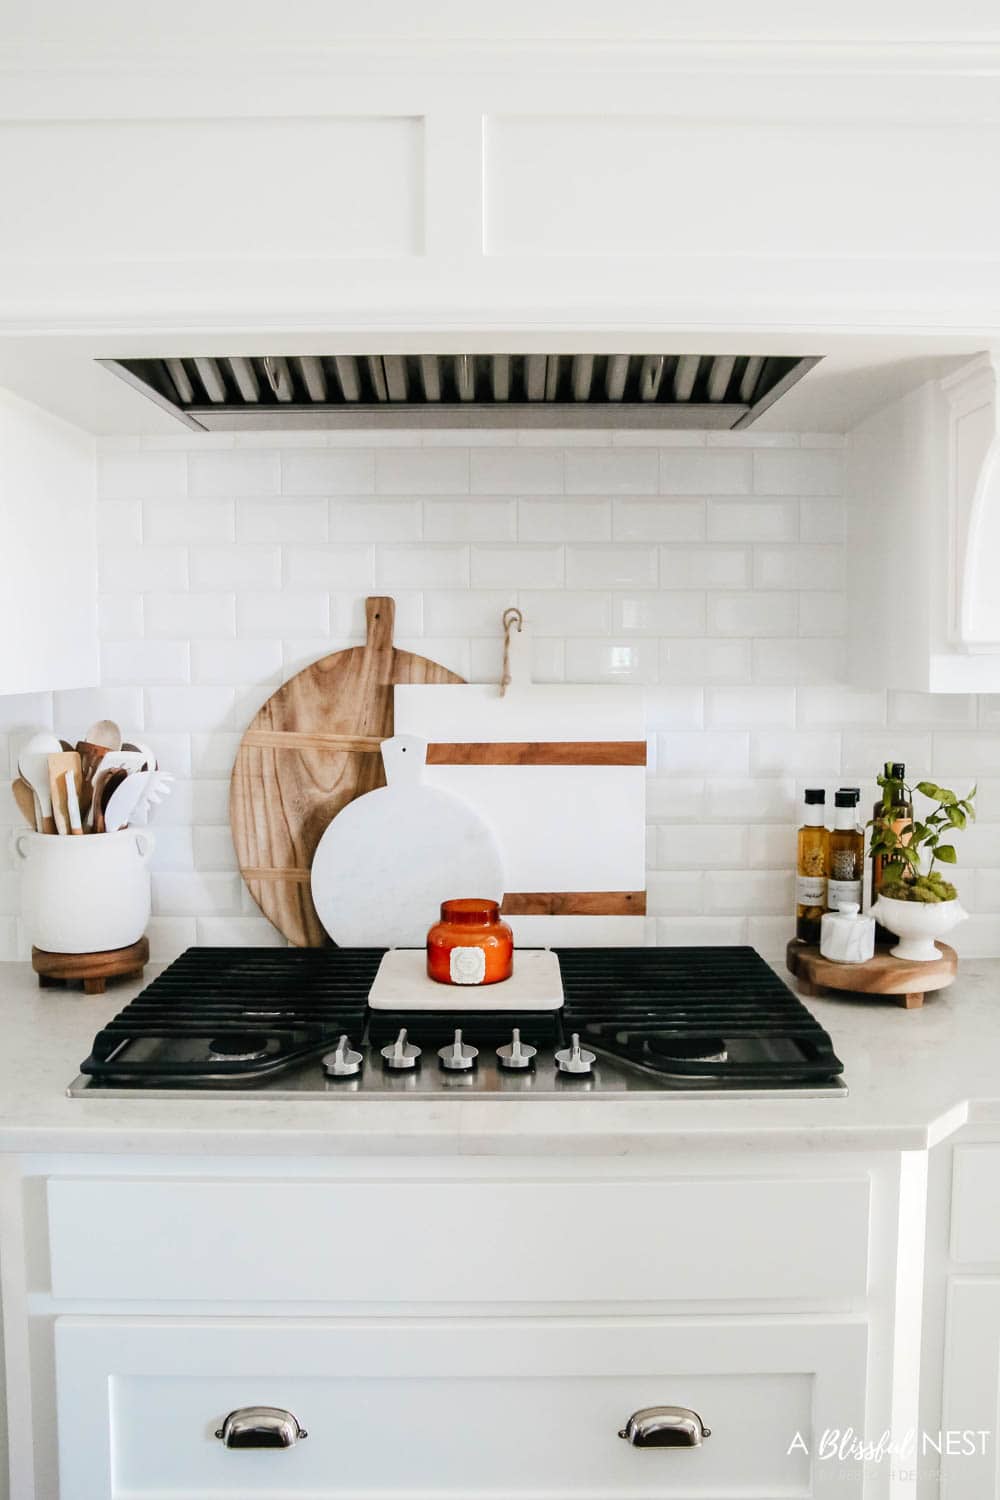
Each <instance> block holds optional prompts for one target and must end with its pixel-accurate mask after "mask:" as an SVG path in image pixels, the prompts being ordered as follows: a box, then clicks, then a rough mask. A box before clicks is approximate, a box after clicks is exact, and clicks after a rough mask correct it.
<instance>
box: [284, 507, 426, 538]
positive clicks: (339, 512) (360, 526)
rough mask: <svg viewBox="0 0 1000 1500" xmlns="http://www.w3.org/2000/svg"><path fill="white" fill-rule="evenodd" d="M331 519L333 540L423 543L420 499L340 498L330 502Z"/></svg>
mask: <svg viewBox="0 0 1000 1500" xmlns="http://www.w3.org/2000/svg"><path fill="white" fill-rule="evenodd" d="M329 518H330V540H331V542H419V541H420V539H421V537H422V536H423V534H424V508H423V503H422V501H420V500H381V499H378V498H377V497H376V496H374V495H370V496H366V497H365V498H364V499H362V500H347V499H344V498H343V497H338V498H337V499H335V500H331V501H330V511H329ZM292 540H298V538H292Z"/></svg>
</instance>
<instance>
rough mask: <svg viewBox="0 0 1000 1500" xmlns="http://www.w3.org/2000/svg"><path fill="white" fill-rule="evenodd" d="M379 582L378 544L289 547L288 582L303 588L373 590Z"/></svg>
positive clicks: (367, 592) (290, 585)
mask: <svg viewBox="0 0 1000 1500" xmlns="http://www.w3.org/2000/svg"><path fill="white" fill-rule="evenodd" d="M374 582H375V548H374V547H363V546H357V545H351V544H345V543H337V544H335V545H331V546H329V547H303V546H296V547H286V548H285V583H286V584H287V585H288V587H289V588H291V589H293V590H295V591H296V592H297V591H298V590H299V589H354V590H356V591H357V592H358V593H359V594H370V593H371V591H372V587H373V585H374Z"/></svg>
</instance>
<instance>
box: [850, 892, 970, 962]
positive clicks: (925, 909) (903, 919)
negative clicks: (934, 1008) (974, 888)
mask: <svg viewBox="0 0 1000 1500" xmlns="http://www.w3.org/2000/svg"><path fill="white" fill-rule="evenodd" d="M968 915H969V913H968V912H967V911H966V910H965V908H964V906H962V904H961V902H960V901H928V902H923V901H894V900H892V898H891V897H887V896H879V898H878V900H877V901H876V902H875V905H874V906H873V907H872V916H873V917H877V918H878V920H879V921H880V922H881V923H882V926H883V927H887V928H888V929H889V931H890V932H894V933H895V934H896V936H897V937H898V938H899V942H898V943H897V944H896V946H895V948H891V949H890V950H889V951H890V952H891V953H892V956H893V958H906V959H909V961H910V962H911V963H924V964H926V963H933V961H934V960H935V959H936V958H940V957H941V950H940V948H938V946H937V944H936V943H935V942H934V939H935V938H940V937H944V935H945V933H946V932H950V931H951V929H952V928H953V927H956V926H957V925H958V923H959V922H964V921H965V919H966V917H967V916H968Z"/></svg>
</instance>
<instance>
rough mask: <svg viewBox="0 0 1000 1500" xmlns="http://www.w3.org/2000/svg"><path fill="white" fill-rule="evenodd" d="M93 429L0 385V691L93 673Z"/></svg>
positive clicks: (83, 679)
mask: <svg viewBox="0 0 1000 1500" xmlns="http://www.w3.org/2000/svg"><path fill="white" fill-rule="evenodd" d="M95 474H96V468H95V456H94V439H93V438H92V437H90V436H88V434H86V433H84V432H82V431H80V429H79V428H77V427H73V426H71V425H70V424H69V423H68V422H63V421H61V420H60V419H59V418H57V417H54V416H51V415H50V414H49V413H48V412H46V411H43V410H42V409H41V408H40V407H37V406H34V405H32V404H31V402H28V401H22V400H21V399H20V397H18V396H15V395H13V394H11V392H10V391H5V390H0V642H2V646H0V693H33V692H42V691H47V690H49V689H51V688H74V687H92V686H93V685H94V684H95V683H96V682H97V681H98V677H99V667H98V650H97V550H96V507H95V484H96V479H95Z"/></svg>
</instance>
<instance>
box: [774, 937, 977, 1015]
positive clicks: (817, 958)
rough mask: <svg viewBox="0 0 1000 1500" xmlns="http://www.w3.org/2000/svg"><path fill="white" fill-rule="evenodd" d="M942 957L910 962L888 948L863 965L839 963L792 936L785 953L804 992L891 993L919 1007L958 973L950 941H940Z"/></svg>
mask: <svg viewBox="0 0 1000 1500" xmlns="http://www.w3.org/2000/svg"><path fill="white" fill-rule="evenodd" d="M937 946H938V948H939V949H940V951H941V957H940V958H939V959H938V960H937V961H936V962H933V961H932V962H930V963H925V964H915V963H909V962H907V960H906V959H902V958H893V956H892V954H891V953H890V952H889V951H888V950H887V949H885V950H883V951H882V952H877V953H876V954H875V957H874V958H870V959H868V961H867V963H863V964H838V963H835V962H834V961H833V960H832V959H829V958H823V957H822V955H821V954H820V951H819V949H818V948H817V947H814V946H813V945H811V944H809V943H799V942H796V941H795V939H794V938H793V939H792V940H791V942H790V943H789V944H788V948H787V950H786V953H785V963H786V965H787V967H788V971H789V973H790V974H794V975H795V978H796V979H797V980H798V987H799V993H800V994H801V995H806V996H809V995H822V994H823V993H824V991H825V990H839V991H841V992H843V991H847V992H848V993H850V994H852V995H870V996H873V997H874V996H878V995H892V996H896V997H897V1004H899V1005H902V1006H905V1008H906V1009H907V1010H916V1009H917V1008H918V1007H919V1006H921V1005H923V1003H924V996H925V995H928V994H930V993H931V991H932V990H943V989H946V988H947V987H948V985H949V984H952V983H953V982H954V979H955V975H956V974H957V972H958V954H957V953H956V952H955V950H954V948H949V947H948V944H947V943H938V945H937Z"/></svg>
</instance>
